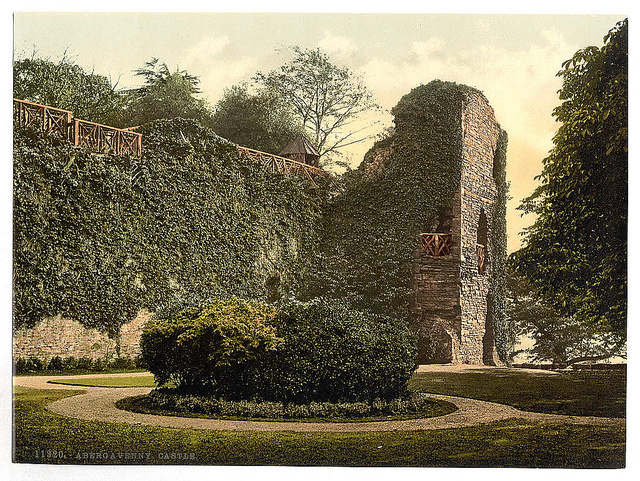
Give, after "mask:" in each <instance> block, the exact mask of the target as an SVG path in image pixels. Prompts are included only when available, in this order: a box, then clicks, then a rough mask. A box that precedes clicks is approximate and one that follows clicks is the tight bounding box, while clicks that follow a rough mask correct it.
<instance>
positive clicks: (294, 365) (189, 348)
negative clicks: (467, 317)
mask: <svg viewBox="0 0 640 481" xmlns="http://www.w3.org/2000/svg"><path fill="white" fill-rule="evenodd" d="M141 344H142V358H143V362H144V363H145V364H146V366H147V367H148V368H149V370H150V371H151V372H152V373H153V374H154V375H155V376H156V379H157V380H158V381H159V382H160V383H166V382H168V381H173V382H175V383H176V385H177V389H178V391H179V392H181V393H198V394H203V393H204V394H210V395H214V396H217V397H223V398H225V399H236V400H237V399H254V398H257V399H264V400H271V401H284V402H296V403H306V402H311V401H332V402H337V401H357V400H365V401H373V400H374V399H390V398H394V397H398V396H401V395H403V394H405V393H406V390H407V382H408V380H409V378H410V377H411V374H412V373H413V371H414V369H415V367H416V365H415V359H416V348H415V340H414V338H413V335H412V333H411V331H410V330H409V327H408V325H407V324H406V323H405V322H401V321H398V320H395V319H392V318H389V317H384V316H381V315H373V314H368V313H365V312H361V311H356V310H353V309H351V308H350V307H349V306H348V305H347V304H346V303H344V302H340V301H330V300H326V299H316V300H313V301H310V302H306V303H301V302H289V303H287V304H285V305H284V306H282V307H280V309H279V310H278V311H277V312H276V311H275V310H274V309H272V308H270V307H268V306H266V305H264V304H257V303H249V302H246V301H240V300H237V299H234V300H231V301H215V302H213V303H210V304H207V305H206V306H205V307H203V308H193V309H187V310H185V311H183V312H181V313H180V314H179V315H178V316H175V317H173V318H171V319H163V320H156V321H153V322H151V323H150V324H149V325H148V326H147V327H146V328H145V331H144V333H143V335H142V342H141Z"/></svg>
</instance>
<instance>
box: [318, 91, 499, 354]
mask: <svg viewBox="0 0 640 481" xmlns="http://www.w3.org/2000/svg"><path fill="white" fill-rule="evenodd" d="M392 113H393V115H394V117H395V119H394V121H395V128H394V130H393V133H392V134H390V135H389V136H388V137H387V138H385V139H384V140H381V141H379V142H377V143H376V144H375V145H374V147H373V148H372V149H371V150H370V151H369V152H368V153H367V154H366V156H365V159H364V161H363V163H362V164H361V165H360V166H359V167H358V169H357V170H355V171H353V172H350V173H348V174H346V175H345V181H346V182H345V190H344V192H342V193H341V194H340V195H339V196H337V197H336V198H334V199H333V200H332V202H331V204H330V205H329V207H328V214H327V215H326V216H325V226H324V231H323V236H322V241H321V244H320V246H319V251H320V253H319V255H318V256H316V261H315V263H314V266H313V269H312V275H311V277H310V279H311V282H310V283H309V284H308V288H309V290H308V291H307V295H308V296H309V297H312V296H315V295H326V296H330V297H343V296H345V297H347V298H348V299H349V300H350V301H351V302H352V303H353V304H355V305H356V306H358V307H361V308H364V309H371V310H374V311H377V312H381V313H385V314H388V315H392V316H395V317H403V318H408V319H409V320H410V321H411V323H412V324H413V326H414V329H415V331H416V332H417V333H418V335H419V338H420V340H419V351H420V358H419V360H420V361H421V362H427V361H430V362H450V361H454V362H471V363H482V362H485V361H486V362H490V361H489V359H488V358H489V357H491V358H493V357H495V356H493V346H494V338H496V337H499V336H496V335H495V332H496V331H499V329H500V328H499V326H500V325H501V323H503V321H504V300H503V287H502V286H503V275H504V270H503V266H504V260H505V257H506V227H505V222H506V221H505V209H506V189H507V186H506V180H505V161H506V156H505V152H506V150H505V149H506V134H504V132H503V131H502V130H501V129H500V127H499V125H498V123H497V122H496V120H495V116H494V114H493V109H491V107H490V106H489V104H488V102H487V101H486V98H485V97H484V95H482V93H481V92H479V91H477V90H475V89H472V88H470V87H467V86H464V85H459V84H455V83H453V82H443V81H438V80H436V81H433V82H431V83H429V84H427V85H421V86H419V87H417V88H415V89H413V90H412V91H411V92H410V93H408V94H407V95H405V96H404V97H403V98H402V99H401V100H400V102H399V103H398V105H396V106H395V107H394V108H393V110H392ZM481 209H482V210H483V212H484V215H485V216H486V218H487V226H486V228H487V229H486V230H487V231H488V232H489V238H490V241H489V242H488V245H487V248H488V251H489V258H490V265H489V268H488V269H487V271H486V272H485V273H484V274H483V275H479V273H478V264H477V250H476V244H477V243H478V235H477V228H478V222H479V217H480V211H481ZM426 232H439V233H449V234H452V236H453V237H452V238H453V248H452V252H451V255H450V256H447V257H438V258H434V257H431V256H428V255H425V253H424V252H423V251H422V250H421V247H420V234H421V233H426ZM483 242H485V244H487V242H486V241H483ZM485 335H486V336H485ZM489 345H490V348H488V346H489ZM485 350H486V351H487V352H486V354H485ZM485 358H486V359H485Z"/></svg>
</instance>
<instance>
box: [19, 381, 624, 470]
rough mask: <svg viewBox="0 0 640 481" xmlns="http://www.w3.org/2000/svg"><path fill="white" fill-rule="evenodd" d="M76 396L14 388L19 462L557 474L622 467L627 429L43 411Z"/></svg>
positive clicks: (514, 421) (73, 392)
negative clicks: (179, 418)
mask: <svg viewBox="0 0 640 481" xmlns="http://www.w3.org/2000/svg"><path fill="white" fill-rule="evenodd" d="M76 393H78V391H68V390H34V389H28V388H21V387H16V388H15V412H14V415H15V437H14V440H15V441H14V442H15V445H14V460H15V461H16V462H22V463H50V464H51V463H53V464H56V463H62V464H91V465H94V464H205V465H206V464H210V465H307V466H322V465H324V466H385V465H386V466H457V467H463V466H465V467H488V466H505V467H516V466H519V467H558V468H560V467H576V468H587V467H589V468H595V467H598V468H612V467H623V466H624V462H625V461H624V449H625V429H624V428H622V427H594V426H570V425H560V424H542V423H531V422H522V421H516V420H512V421H500V422H496V423H491V424H488V425H484V426H479V427H473V428H460V429H444V430H438V431H423V432H393V433H354V434H346V433H345V434H343V433H303V434H299V433H260V432H249V433H243V432H230V431H215V432H210V431H200V430H191V429H183V430H178V429H169V428H157V427H144V426H132V425H126V424H109V423H103V422H94V421H82V420H77V419H70V418H65V417H62V416H58V415H56V414H53V413H51V412H49V411H47V410H45V406H46V405H47V404H48V403H50V402H53V401H55V400H57V399H60V398H63V397H66V396H71V395H73V394H76ZM135 453H137V454H135ZM180 458H181V459H180Z"/></svg>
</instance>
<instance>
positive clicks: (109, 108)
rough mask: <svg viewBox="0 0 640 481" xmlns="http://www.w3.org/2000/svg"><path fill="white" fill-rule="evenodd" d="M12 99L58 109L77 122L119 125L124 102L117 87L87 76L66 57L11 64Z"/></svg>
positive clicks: (89, 74) (105, 80) (104, 80)
mask: <svg viewBox="0 0 640 481" xmlns="http://www.w3.org/2000/svg"><path fill="white" fill-rule="evenodd" d="M13 96H14V97H15V98H18V99H21V100H28V101H30V102H35V103H39V104H44V105H49V106H51V107H56V108H59V109H65V110H71V111H72V112H73V113H74V115H75V116H76V117H78V118H81V119H84V120H89V121H92V122H98V123H103V124H109V125H116V126H117V125H119V124H120V122H121V119H120V115H121V110H122V107H123V99H122V97H121V96H120V94H119V93H118V92H117V91H116V85H112V83H111V81H110V80H109V79H108V78H107V77H104V76H102V75H97V74H95V73H93V72H86V71H85V70H84V69H82V67H80V66H79V65H76V64H75V63H74V62H73V61H72V60H71V59H70V58H69V57H67V55H66V54H65V55H63V56H62V58H61V59H60V60H59V61H57V62H54V61H52V60H50V59H44V58H39V57H37V56H36V54H35V53H34V54H33V55H32V56H31V57H30V58H22V59H18V60H16V61H15V62H14V63H13Z"/></svg>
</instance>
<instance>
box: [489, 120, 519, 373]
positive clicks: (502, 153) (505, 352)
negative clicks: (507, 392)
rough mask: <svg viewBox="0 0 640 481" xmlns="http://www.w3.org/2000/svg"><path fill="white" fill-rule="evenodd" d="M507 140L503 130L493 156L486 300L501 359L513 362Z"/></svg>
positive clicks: (490, 325) (490, 324) (490, 323)
mask: <svg viewBox="0 0 640 481" xmlns="http://www.w3.org/2000/svg"><path fill="white" fill-rule="evenodd" d="M507 143H508V136H507V133H506V132H505V131H504V130H500V133H499V136H498V144H497V146H496V153H495V155H494V158H493V180H494V181H495V183H496V198H495V201H494V204H493V215H492V221H491V226H490V232H491V233H492V235H491V252H490V258H491V259H492V264H493V265H492V268H491V284H490V287H489V298H488V303H487V311H488V312H487V320H488V322H487V324H488V326H489V327H490V328H491V327H492V328H493V334H494V342H495V346H496V350H497V351H498V355H499V357H500V360H502V361H503V362H510V357H509V353H510V351H511V350H512V349H513V346H512V345H511V344H512V341H511V339H512V337H513V336H512V335H510V333H509V326H508V324H507V319H506V309H507V306H506V278H505V269H506V265H507V199H508V197H509V184H508V183H507Z"/></svg>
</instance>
